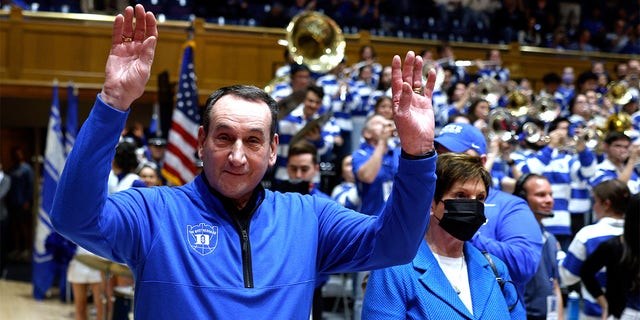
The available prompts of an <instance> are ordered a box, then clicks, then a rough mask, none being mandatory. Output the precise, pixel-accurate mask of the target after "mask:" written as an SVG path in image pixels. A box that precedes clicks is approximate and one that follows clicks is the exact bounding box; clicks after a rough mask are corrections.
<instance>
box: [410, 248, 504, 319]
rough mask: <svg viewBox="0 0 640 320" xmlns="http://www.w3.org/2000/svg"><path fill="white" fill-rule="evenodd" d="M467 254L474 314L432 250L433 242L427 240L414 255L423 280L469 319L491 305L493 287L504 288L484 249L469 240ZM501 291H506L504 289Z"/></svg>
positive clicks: (415, 268)
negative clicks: (496, 277) (478, 247)
mask: <svg viewBox="0 0 640 320" xmlns="http://www.w3.org/2000/svg"><path fill="white" fill-rule="evenodd" d="M463 250H464V256H465V262H466V263H467V272H468V274H469V275H472V276H469V280H470V281H469V289H470V290H471V301H472V305H473V312H474V313H473V315H472V314H471V312H470V311H469V310H468V309H467V307H466V306H465V305H464V304H463V303H462V300H460V298H459V297H458V294H457V293H456V292H455V290H454V289H453V287H452V286H451V283H449V280H448V279H447V276H445V274H444V272H442V269H441V268H440V265H438V260H436V258H435V256H434V255H433V253H432V252H431V249H430V248H429V245H428V244H427V243H426V241H423V242H422V243H421V245H420V248H419V249H418V254H417V255H416V257H415V258H414V259H413V267H414V270H416V271H417V272H419V273H422V275H421V276H420V277H419V281H420V283H421V284H422V285H423V286H424V287H425V289H426V290H428V291H429V292H430V293H431V294H433V295H434V296H436V297H437V298H439V299H440V300H442V302H443V303H445V304H448V305H449V306H451V308H452V309H454V310H455V311H456V312H458V313H459V314H460V315H463V316H464V317H467V318H469V319H481V318H482V315H483V313H484V312H486V311H487V310H486V308H487V307H488V303H487V302H488V301H489V297H490V296H491V294H492V292H493V290H500V286H499V285H498V282H497V281H496V279H495V276H494V274H493V271H492V270H491V267H490V266H489V263H488V261H487V259H486V258H485V257H484V256H483V255H482V253H481V252H480V251H478V250H477V249H475V248H472V247H471V245H470V244H469V243H468V242H465V244H464V249H463ZM498 294H500V295H502V292H499V293H498Z"/></svg>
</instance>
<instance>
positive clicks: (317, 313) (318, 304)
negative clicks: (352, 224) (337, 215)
mask: <svg viewBox="0 0 640 320" xmlns="http://www.w3.org/2000/svg"><path fill="white" fill-rule="evenodd" d="M319 173H320V164H319V163H318V152H317V149H316V147H315V146H314V145H313V144H312V143H310V142H308V141H305V140H302V141H299V142H296V143H295V144H294V145H292V146H291V148H289V155H288V157H287V174H288V175H289V180H288V181H289V182H290V183H291V186H294V187H296V188H299V191H298V192H300V193H302V194H310V195H313V196H316V197H321V198H325V199H329V198H330V197H329V196H328V195H327V194H325V193H324V192H322V191H320V189H319V188H318V187H317V186H316V185H315V184H314V183H313V182H312V181H313V178H314V177H315V176H316V175H318V174H319ZM328 280H329V275H328V274H320V275H319V276H318V278H317V279H316V287H315V290H314V292H313V306H312V308H311V314H312V319H313V320H318V319H320V320H322V312H323V309H324V303H323V298H322V286H324V284H326V283H327V281H328Z"/></svg>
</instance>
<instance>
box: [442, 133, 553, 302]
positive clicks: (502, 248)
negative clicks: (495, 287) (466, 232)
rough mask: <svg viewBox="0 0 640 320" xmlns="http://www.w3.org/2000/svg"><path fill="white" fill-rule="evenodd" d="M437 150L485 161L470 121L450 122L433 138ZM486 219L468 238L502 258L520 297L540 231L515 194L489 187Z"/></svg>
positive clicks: (482, 142) (534, 258) (534, 265)
mask: <svg viewBox="0 0 640 320" xmlns="http://www.w3.org/2000/svg"><path fill="white" fill-rule="evenodd" d="M435 144H436V150H437V151H438V153H440V154H442V153H446V152H458V153H467V154H471V155H475V156H479V157H481V158H482V159H483V162H485V161H486V157H487V155H486V149H487V144H486V140H485V138H484V135H483V134H482V132H480V130H479V129H477V128H476V127H474V126H473V125H471V124H467V123H451V124H448V125H446V126H445V127H444V128H442V130H441V131H440V134H439V135H438V137H437V138H436V139H435ZM484 210H485V211H484V214H485V216H486V217H487V222H486V223H485V224H484V225H483V226H482V227H480V229H479V230H478V232H477V233H476V234H475V235H474V236H473V238H471V242H472V243H473V245H474V246H476V248H478V249H480V250H485V251H488V252H489V253H491V254H493V255H495V256H497V257H498V258H500V260H502V261H503V262H504V263H505V264H506V265H507V268H508V269H509V274H510V275H511V278H512V279H513V281H514V284H515V285H516V288H517V289H518V295H519V296H520V301H521V302H522V300H523V295H524V291H525V286H526V284H527V282H529V280H530V279H531V277H533V275H534V274H535V273H536V270H537V269H538V263H539V262H540V252H541V251H542V233H541V232H540V228H537V227H536V222H535V219H534V218H533V214H532V213H531V210H530V209H529V207H528V206H527V204H526V203H525V202H524V201H523V200H522V199H519V198H518V197H515V196H513V195H511V194H508V193H505V192H503V191H500V190H498V189H496V188H491V189H490V191H489V195H488V197H487V199H486V200H485V204H484Z"/></svg>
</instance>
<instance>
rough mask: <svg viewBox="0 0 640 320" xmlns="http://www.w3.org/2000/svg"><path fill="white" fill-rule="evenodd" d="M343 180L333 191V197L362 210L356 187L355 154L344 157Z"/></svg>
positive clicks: (345, 204) (348, 205) (354, 208)
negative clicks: (354, 173)
mask: <svg viewBox="0 0 640 320" xmlns="http://www.w3.org/2000/svg"><path fill="white" fill-rule="evenodd" d="M340 172H341V173H342V182H340V184H338V185H337V186H335V187H334V188H333V190H332V191H331V199H333V200H335V201H336V202H338V203H339V204H341V205H343V206H345V207H346V208H349V209H353V210H356V211H360V195H359V194H358V188H357V187H356V178H355V176H354V175H353V156H351V155H348V156H346V157H344V158H343V159H342V166H341V170H340Z"/></svg>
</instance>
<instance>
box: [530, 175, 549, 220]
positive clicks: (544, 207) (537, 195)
mask: <svg viewBox="0 0 640 320" xmlns="http://www.w3.org/2000/svg"><path fill="white" fill-rule="evenodd" d="M523 188H524V190H525V192H526V195H527V197H526V198H527V202H528V203H529V208H531V211H533V212H543V213H550V212H552V211H553V193H552V191H551V184H550V183H549V181H548V180H546V179H540V178H538V177H532V178H529V179H527V181H526V183H525V184H524V186H523ZM536 218H542V217H540V216H538V215H536Z"/></svg>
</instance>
